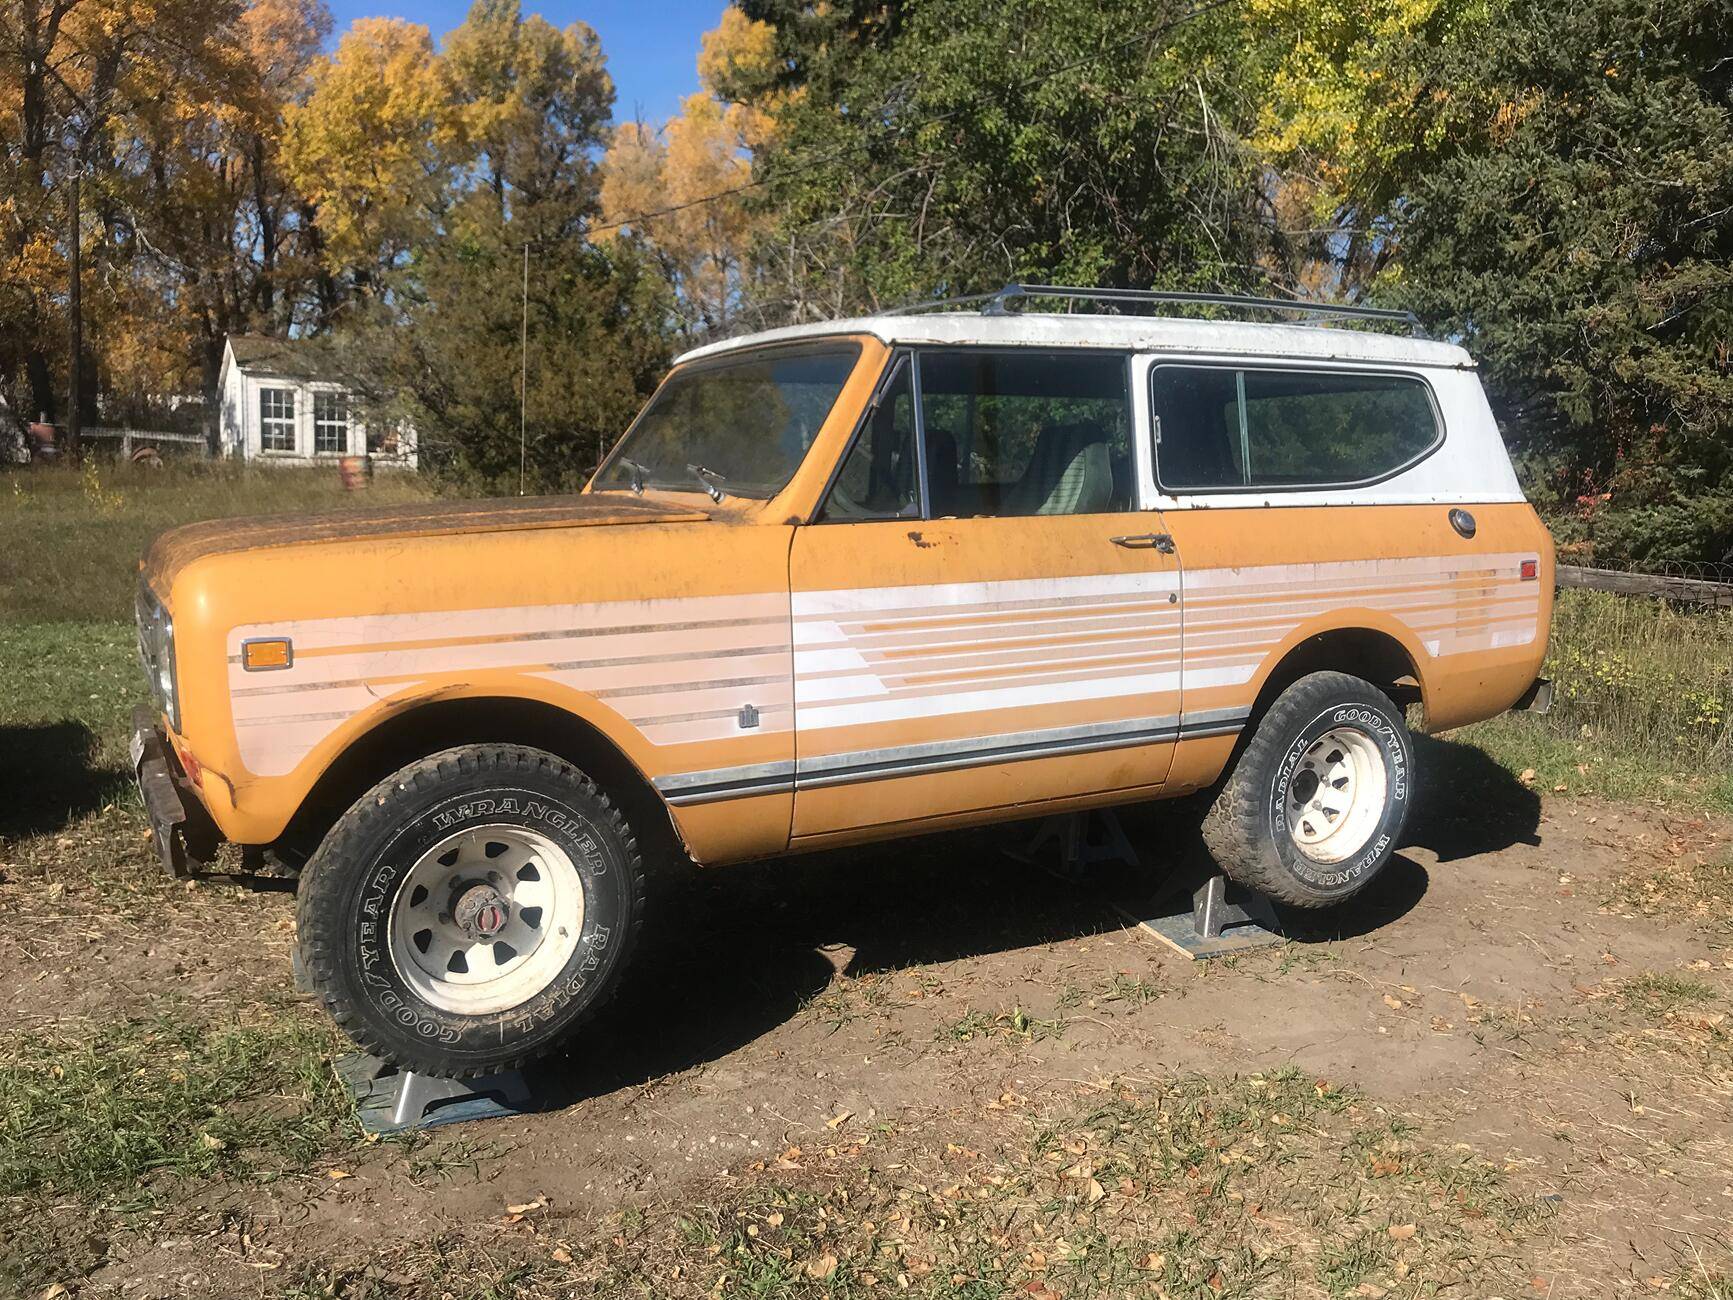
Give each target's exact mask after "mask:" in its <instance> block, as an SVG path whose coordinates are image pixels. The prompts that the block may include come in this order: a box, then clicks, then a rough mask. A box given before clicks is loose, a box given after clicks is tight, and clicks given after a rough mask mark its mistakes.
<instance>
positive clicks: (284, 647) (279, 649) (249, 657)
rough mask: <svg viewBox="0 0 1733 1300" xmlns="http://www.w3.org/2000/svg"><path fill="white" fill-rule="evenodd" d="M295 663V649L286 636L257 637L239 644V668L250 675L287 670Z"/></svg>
mask: <svg viewBox="0 0 1733 1300" xmlns="http://www.w3.org/2000/svg"><path fill="white" fill-rule="evenodd" d="M294 662H295V647H294V646H293V645H292V644H291V643H290V641H289V638H288V637H286V636H276V637H259V638H257V639H255V640H252V641H243V642H241V667H243V668H245V669H246V670H247V671H248V672H250V673H262V672H269V671H270V670H271V669H273V668H288V667H290V666H291V665H292V664H294Z"/></svg>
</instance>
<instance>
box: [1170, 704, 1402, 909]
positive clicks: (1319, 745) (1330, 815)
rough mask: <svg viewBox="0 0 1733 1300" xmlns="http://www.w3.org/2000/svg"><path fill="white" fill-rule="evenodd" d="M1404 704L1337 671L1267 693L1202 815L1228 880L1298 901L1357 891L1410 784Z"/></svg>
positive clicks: (1393, 839)
mask: <svg viewBox="0 0 1733 1300" xmlns="http://www.w3.org/2000/svg"><path fill="white" fill-rule="evenodd" d="M1413 782H1414V753H1413V747H1412V745H1411V743H1410V740H1409V736H1408V728H1407V726H1406V725H1405V724H1404V722H1403V720H1402V712H1401V710H1400V709H1398V708H1397V707H1396V705H1395V704H1393V703H1392V702H1391V701H1390V699H1389V697H1388V696H1386V695H1385V694H1384V693H1383V692H1382V691H1380V690H1379V689H1378V688H1377V687H1375V686H1373V685H1372V684H1371V683H1370V682H1367V681H1363V680H1361V679H1360V678H1358V677H1351V676H1349V675H1348V674H1346V673H1337V672H1320V673H1310V674H1308V675H1307V676H1305V677H1302V678H1300V679H1299V680H1298V681H1296V682H1294V683H1293V684H1292V685H1291V686H1289V687H1288V688H1287V689H1286V690H1284V691H1283V692H1282V693H1281V694H1280V695H1278V696H1277V697H1276V699H1275V700H1274V702H1273V703H1272V704H1271V705H1270V707H1269V709H1268V710H1267V711H1266V712H1265V713H1264V715H1263V717H1262V718H1261V719H1260V720H1259V721H1258V724H1257V728H1256V730H1255V731H1254V732H1253V733H1252V736H1251V738H1250V740H1249V741H1248V742H1247V744H1246V745H1245V747H1244V748H1243V749H1242V750H1241V751H1240V754H1239V757H1238V758H1237V759H1236V760H1235V762H1234V764H1233V767H1232V770H1231V771H1230V772H1229V773H1228V776H1227V780H1226V782H1225V784H1224V785H1223V786H1222V788H1221V790H1220V792H1219V793H1218V794H1217V796H1216V800H1215V803H1214V804H1213V805H1212V806H1211V808H1210V810H1209V814H1208V815H1207V816H1206V817H1205V819H1204V828H1203V829H1204V841H1205V843H1206V844H1207V845H1208V846H1209V850H1210V852H1211V853H1212V854H1213V855H1214V856H1215V860H1216V862H1217V864H1218V865H1219V866H1220V867H1221V868H1222V870H1223V871H1225V872H1226V873H1227V874H1228V875H1229V876H1231V877H1232V878H1233V879H1234V880H1236V881H1238V882H1239V883H1240V884H1242V885H1244V886H1246V887H1247V888H1249V889H1255V890H1257V891H1258V892H1259V893H1262V894H1265V895H1267V896H1269V897H1270V898H1273V899H1276V900H1277V901H1279V902H1283V903H1289V904H1292V905H1294V906H1296V907H1328V906H1330V905H1331V904H1333V903H1339V902H1341V901H1342V900H1343V899H1346V898H1348V897H1350V896H1352V895H1353V894H1356V893H1358V892H1359V891H1360V890H1362V889H1364V888H1365V887H1366V886H1367V885H1368V884H1370V883H1371V881H1372V879H1373V878H1374V877H1375V876H1376V875H1377V874H1378V873H1379V872H1380V871H1382V870H1383V869H1384V867H1385V865H1386V864H1387V863H1388V862H1389V861H1390V859H1391V857H1392V856H1394V854H1395V852H1396V845H1397V843H1398V841H1399V840H1400V839H1401V836H1402V827H1403V824H1404V823H1405V822H1406V821H1407V817H1408V808H1409V805H1410V803H1412V801H1413V795H1414V785H1413Z"/></svg>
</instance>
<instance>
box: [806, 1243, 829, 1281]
mask: <svg viewBox="0 0 1733 1300" xmlns="http://www.w3.org/2000/svg"><path fill="white" fill-rule="evenodd" d="M835 1272H836V1256H835V1255H833V1254H831V1253H830V1252H829V1251H828V1250H827V1251H825V1252H824V1254H822V1255H820V1256H819V1257H818V1258H817V1259H809V1260H807V1262H806V1275H807V1276H808V1277H812V1278H817V1279H818V1280H819V1281H823V1280H824V1279H825V1278H827V1277H830V1276H832V1275H833V1274H834V1273H835Z"/></svg>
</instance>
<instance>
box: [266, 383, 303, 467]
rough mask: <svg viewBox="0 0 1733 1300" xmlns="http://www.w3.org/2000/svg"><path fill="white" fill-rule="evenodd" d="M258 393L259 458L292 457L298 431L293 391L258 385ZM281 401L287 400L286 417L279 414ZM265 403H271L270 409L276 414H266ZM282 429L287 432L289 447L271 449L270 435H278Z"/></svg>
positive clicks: (275, 385) (298, 424)
mask: <svg viewBox="0 0 1733 1300" xmlns="http://www.w3.org/2000/svg"><path fill="white" fill-rule="evenodd" d="M258 393H259V401H258V411H259V454H260V455H261V456H293V455H294V454H295V453H296V451H297V449H298V448H297V443H298V441H299V439H298V437H297V434H298V433H299V430H300V423H299V420H298V415H299V412H298V410H297V406H296V402H295V389H294V388H292V387H285V386H282V385H278V384H260V385H259V388H258ZM281 399H287V403H288V406H287V411H288V413H287V414H286V415H285V414H282V413H281V411H282V410H283V407H282V406H281V405H280V404H279V403H280V401H281ZM267 402H270V403H271V407H272V409H273V410H274V411H276V412H277V413H275V414H269V415H268V414H266V403H267ZM284 429H287V430H288V435H289V445H288V446H287V447H273V446H272V445H271V443H270V438H271V435H272V434H273V433H278V434H280V433H281V432H282V431H283V430H284Z"/></svg>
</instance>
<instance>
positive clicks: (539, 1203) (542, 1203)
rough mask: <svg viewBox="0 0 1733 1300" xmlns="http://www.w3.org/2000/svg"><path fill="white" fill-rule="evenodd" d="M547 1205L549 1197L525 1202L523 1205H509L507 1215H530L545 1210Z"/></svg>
mask: <svg viewBox="0 0 1733 1300" xmlns="http://www.w3.org/2000/svg"><path fill="white" fill-rule="evenodd" d="M547 1203H548V1198H547V1197H545V1196H538V1197H536V1199H535V1200H533V1201H525V1202H524V1203H523V1204H522V1205H508V1206H506V1207H505V1212H506V1213H507V1214H529V1213H531V1212H532V1211H534V1210H541V1209H545V1208H546V1207H547Z"/></svg>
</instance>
